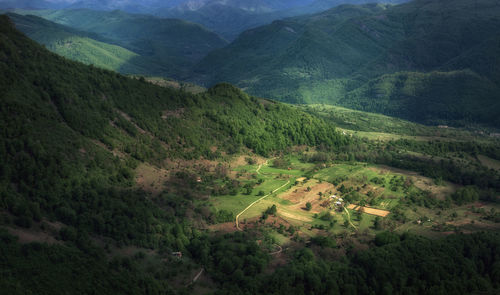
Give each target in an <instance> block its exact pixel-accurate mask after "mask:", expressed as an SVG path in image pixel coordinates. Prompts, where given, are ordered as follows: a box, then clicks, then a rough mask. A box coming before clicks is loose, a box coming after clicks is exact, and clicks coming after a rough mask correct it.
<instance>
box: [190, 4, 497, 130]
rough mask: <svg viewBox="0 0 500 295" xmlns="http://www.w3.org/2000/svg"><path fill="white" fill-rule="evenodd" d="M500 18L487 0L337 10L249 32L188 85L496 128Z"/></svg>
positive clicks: (217, 53)
mask: <svg viewBox="0 0 500 295" xmlns="http://www.w3.org/2000/svg"><path fill="white" fill-rule="evenodd" d="M499 15H500V6H499V5H498V3H497V1H493V0H480V1H473V2H471V1H453V2H450V1H438V2H436V1H430V0H417V1H412V2H409V3H406V4H402V5H397V6H384V5H380V4H379V5H374V4H373V5H364V6H349V5H344V6H340V7H337V8H334V9H331V10H328V11H326V12H323V13H319V14H316V15H312V16H304V17H297V18H290V19H286V20H283V21H276V22H274V23H272V24H271V25H268V26H263V27H260V28H256V29H253V30H249V31H247V32H245V33H243V34H241V36H240V37H239V38H238V39H237V40H235V41H234V42H233V43H232V44H230V45H229V46H227V47H225V48H224V49H221V50H216V51H214V52H212V53H211V54H209V55H208V56H207V57H206V58H204V59H203V60H202V61H201V62H200V63H199V64H198V65H197V66H196V67H195V68H194V75H193V76H194V77H193V80H194V81H197V82H198V83H203V84H205V85H210V84H212V83H214V82H216V81H228V82H231V83H235V84H237V85H238V86H240V87H242V88H244V89H246V90H247V91H248V92H250V93H252V94H256V95H261V96H266V97H271V98H275V99H278V100H282V101H287V102H292V103H317V102H322V103H330V104H338V105H342V106H346V107H355V108H358V109H362V110H366V111H372V112H381V113H384V114H388V115H392V116H398V117H401V118H405V119H410V120H414V121H418V122H421V123H426V124H435V123H436V122H438V121H441V122H447V123H449V124H455V125H463V124H470V123H473V122H476V123H483V124H489V125H495V126H498V121H497V120H495V118H494V117H495V116H494V114H495V113H498V103H496V102H495V97H498V93H499V89H498V87H499V71H498V68H499V67H498V66H497V65H498V64H499V58H498V56H499V54H498V53H499V51H498V50H499V49H498V34H499V32H500V31H499V28H500V18H499V17H498V16H499ZM407 76H409V77H410V78H409V79H407V78H406V77H407ZM464 80H466V81H467V83H464ZM404 81H407V82H404ZM403 85H406V86H405V87H407V88H406V89H401V88H402V87H403ZM431 89H432V90H431ZM450 102H453V103H452V105H450ZM492 103H493V105H492ZM415 105H419V108H417V109H416V108H415V107H414V106H415ZM469 106H472V108H469ZM483 111H485V113H483Z"/></svg>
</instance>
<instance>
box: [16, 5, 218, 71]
mask: <svg viewBox="0 0 500 295" xmlns="http://www.w3.org/2000/svg"><path fill="white" fill-rule="evenodd" d="M15 12H16V13H19V14H33V15H37V16H40V17H42V18H45V19H47V20H49V21H52V22H55V23H58V24H61V25H64V26H67V27H70V28H73V29H77V30H80V31H84V32H88V33H93V34H97V36H98V38H101V39H102V40H99V41H104V42H106V43H109V44H113V45H117V46H120V47H123V48H125V49H127V50H129V51H132V52H134V53H135V54H137V55H139V57H135V58H132V59H130V60H129V62H130V63H132V64H138V65H140V66H141V67H142V68H145V69H147V71H148V72H147V74H148V75H161V76H168V77H172V78H179V77H180V76H181V75H182V74H184V73H185V71H186V70H187V69H189V68H190V67H191V66H192V65H193V64H194V63H196V62H197V61H199V60H200V59H201V58H203V57H204V56H205V55H206V54H207V53H209V52H210V51H212V50H214V49H217V48H221V47H223V46H224V45H226V44H227V42H226V41H225V40H223V39H222V38H221V37H219V36H218V35H216V34H215V33H212V32H210V31H208V30H207V29H205V28H203V27H202V26H200V25H197V24H193V23H188V22H186V21H181V20H176V19H162V18H157V17H153V16H148V15H136V14H127V13H125V12H121V11H111V12H107V11H92V10H86V9H76V10H16V11H15ZM45 38H50V36H47V37H45ZM121 72H126V71H123V70H122V71H121Z"/></svg>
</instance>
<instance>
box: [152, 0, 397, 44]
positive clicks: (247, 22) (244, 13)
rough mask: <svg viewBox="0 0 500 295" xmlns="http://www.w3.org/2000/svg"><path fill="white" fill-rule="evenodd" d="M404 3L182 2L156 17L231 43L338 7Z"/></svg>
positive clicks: (361, 0) (336, 0)
mask: <svg viewBox="0 0 500 295" xmlns="http://www.w3.org/2000/svg"><path fill="white" fill-rule="evenodd" d="M405 1H406V0H385V1H384V0H382V1H367V0H316V1H314V0H305V1H266V0H255V1H239V0H233V1H220V0H208V1H203V0H202V1H186V2H185V3H183V4H181V5H178V6H175V7H171V8H164V9H160V10H158V11H156V12H155V14H156V15H159V16H167V17H174V18H180V19H185V20H189V21H192V22H195V23H199V24H202V25H204V26H205V27H207V28H210V29H212V30H213V31H215V32H217V33H219V34H220V35H222V36H224V37H225V38H226V39H228V40H234V39H235V38H236V37H237V36H238V35H239V34H240V33H241V32H243V31H245V30H247V29H250V28H255V27H258V26H261V25H265V24H269V23H271V22H272V21H274V20H278V19H282V18H286V17H292V16H297V15H304V14H311V13H316V12H320V11H323V10H327V9H329V8H332V7H335V6H338V5H340V4H345V3H350V4H362V3H367V2H383V3H401V2H405Z"/></svg>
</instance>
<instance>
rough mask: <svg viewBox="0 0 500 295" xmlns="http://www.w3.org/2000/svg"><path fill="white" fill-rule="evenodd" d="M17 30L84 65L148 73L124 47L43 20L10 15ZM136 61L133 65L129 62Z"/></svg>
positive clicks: (136, 56)
mask: <svg viewBox="0 0 500 295" xmlns="http://www.w3.org/2000/svg"><path fill="white" fill-rule="evenodd" d="M7 15H8V16H9V18H10V19H11V20H12V21H13V22H14V23H15V24H16V28H17V29H18V30H20V31H22V32H23V33H25V34H26V35H27V36H28V37H30V38H31V39H33V40H35V41H37V42H38V43H40V44H43V45H45V47H46V48H47V49H49V50H50V51H52V52H54V53H57V54H59V55H62V56H64V57H67V58H69V59H72V60H76V61H79V62H82V63H85V64H92V65H94V66H97V67H100V68H104V69H108V70H114V71H118V72H122V73H131V74H132V73H143V74H145V73H147V72H148V70H147V69H146V68H143V66H144V65H145V64H144V62H146V61H143V62H142V65H141V62H140V56H139V55H138V54H136V53H134V52H132V51H130V50H127V49H125V48H123V47H120V46H116V45H112V44H107V43H105V42H101V41H98V40H96V39H98V38H99V36H97V35H95V34H91V33H85V32H82V31H77V30H75V29H71V28H69V27H66V26H62V25H59V24H56V23H53V22H50V21H47V20H45V19H43V18H40V17H36V16H32V15H27V16H22V15H19V14H14V13H9V14H7ZM132 61H135V64H133V63H131V62H132Z"/></svg>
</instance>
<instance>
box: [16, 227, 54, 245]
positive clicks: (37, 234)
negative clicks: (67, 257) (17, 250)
mask: <svg viewBox="0 0 500 295" xmlns="http://www.w3.org/2000/svg"><path fill="white" fill-rule="evenodd" d="M7 231H8V232H9V233H10V234H11V235H13V236H16V237H17V238H18V239H19V240H18V242H19V243H22V244H25V243H33V242H38V243H47V244H61V242H60V241H58V240H56V239H55V238H54V237H53V236H51V235H50V234H48V233H46V232H43V231H33V230H29V229H22V228H10V227H9V228H7Z"/></svg>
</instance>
